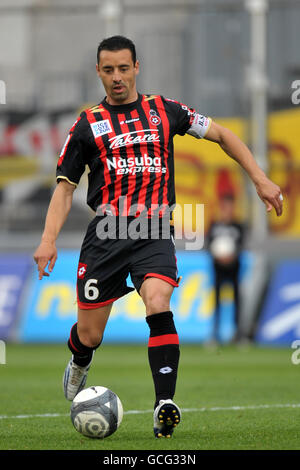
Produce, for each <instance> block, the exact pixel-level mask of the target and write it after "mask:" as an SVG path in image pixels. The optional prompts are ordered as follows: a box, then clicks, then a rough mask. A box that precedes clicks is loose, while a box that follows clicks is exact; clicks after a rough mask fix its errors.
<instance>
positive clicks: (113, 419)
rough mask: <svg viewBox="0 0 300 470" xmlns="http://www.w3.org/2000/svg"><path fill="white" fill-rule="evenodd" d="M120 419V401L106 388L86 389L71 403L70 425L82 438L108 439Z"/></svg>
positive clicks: (121, 410)
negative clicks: (71, 424)
mask: <svg viewBox="0 0 300 470" xmlns="http://www.w3.org/2000/svg"><path fill="white" fill-rule="evenodd" d="M122 419H123V406H122V403H121V400H120V399H119V397H118V396H117V395H116V394H115V393H114V392H112V391H111V390H109V389H108V388H105V387H100V386H96V387H89V388H86V389H84V390H82V391H81V392H80V393H78V394H77V395H76V397H75V398H74V400H73V402H72V406H71V420H72V423H73V425H74V427H75V429H76V430H77V431H78V432H80V433H81V434H83V435H84V436H87V437H92V438H98V439H103V438H104V437H108V436H110V435H111V434H113V433H114V432H115V431H116V430H117V429H118V427H119V426H120V424H121V422H122Z"/></svg>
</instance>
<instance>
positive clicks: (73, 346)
mask: <svg viewBox="0 0 300 470" xmlns="http://www.w3.org/2000/svg"><path fill="white" fill-rule="evenodd" d="M76 323H77V322H75V323H74V325H76ZM74 325H73V326H74ZM73 326H72V328H71V331H72V329H73ZM71 331H70V343H71V346H72V348H73V349H75V351H77V352H80V351H79V350H78V349H77V348H75V346H74V344H73V341H72V338H71Z"/></svg>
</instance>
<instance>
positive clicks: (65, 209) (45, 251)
mask: <svg viewBox="0 0 300 470" xmlns="http://www.w3.org/2000/svg"><path fill="white" fill-rule="evenodd" d="M74 190H75V186H74V185H73V184H71V183H69V182H68V181H65V180H62V181H60V183H59V184H58V185H57V186H56V188H55V190H54V193H53V195H52V198H51V200H50V204H49V208H48V212H47V216H46V221H45V228H44V232H43V235H42V239H41V243H40V245H39V247H38V248H37V250H36V252H35V253H34V256H33V258H34V261H35V262H36V263H37V268H38V272H39V279H42V278H43V276H49V273H48V272H46V271H45V270H46V268H47V266H48V263H49V267H48V270H49V271H50V272H51V271H52V270H53V268H54V265H55V262H56V259H57V249H56V239H57V237H58V234H59V232H60V230H61V228H62V226H63V225H64V223H65V221H66V219H67V217H68V214H69V212H70V209H71V206H72V200H73V193H74Z"/></svg>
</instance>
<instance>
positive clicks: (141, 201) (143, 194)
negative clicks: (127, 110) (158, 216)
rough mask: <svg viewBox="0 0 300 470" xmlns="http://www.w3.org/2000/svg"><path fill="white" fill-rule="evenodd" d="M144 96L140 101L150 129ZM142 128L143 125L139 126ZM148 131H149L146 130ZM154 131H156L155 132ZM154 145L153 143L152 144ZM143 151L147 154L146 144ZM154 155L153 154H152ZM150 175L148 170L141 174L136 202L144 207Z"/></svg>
mask: <svg viewBox="0 0 300 470" xmlns="http://www.w3.org/2000/svg"><path fill="white" fill-rule="evenodd" d="M144 98H145V97H144V96H143V99H142V103H141V106H142V108H143V110H144V112H145V115H146V119H147V121H148V129H151V127H155V126H153V125H151V124H150V122H149V119H148V117H149V112H150V105H149V103H148V101H145V99H144ZM141 127H142V128H143V126H141ZM148 132H149V131H148ZM155 133H156V132H155ZM151 134H152V132H151ZM154 145H155V144H154ZM144 153H147V154H148V147H147V145H146V146H145V151H144V150H143V151H142V149H141V154H142V155H144ZM153 156H154V155H153ZM150 175H151V173H150V172H149V171H148V172H145V173H144V174H143V184H142V187H141V189H140V193H139V200H138V204H141V206H143V207H145V206H146V196H147V189H148V185H149V182H150Z"/></svg>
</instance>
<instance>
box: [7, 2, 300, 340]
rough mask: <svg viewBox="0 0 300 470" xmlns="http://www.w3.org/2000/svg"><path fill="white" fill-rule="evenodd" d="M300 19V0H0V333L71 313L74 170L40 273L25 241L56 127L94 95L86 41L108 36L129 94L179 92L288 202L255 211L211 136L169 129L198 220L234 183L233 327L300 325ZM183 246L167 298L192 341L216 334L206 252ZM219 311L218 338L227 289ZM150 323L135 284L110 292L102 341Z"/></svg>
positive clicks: (49, 166)
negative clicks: (128, 73)
mask: <svg viewBox="0 0 300 470" xmlns="http://www.w3.org/2000/svg"><path fill="white" fill-rule="evenodd" d="M299 25H300V1H299V0H269V1H263V0H253V1H251V0H249V1H243V0H152V1H151V2H149V1H148V0H109V1H105V0H85V1H84V2H83V1H82V0H51V1H50V0H0V80H1V90H2V91H3V93H2V95H1V99H0V103H1V104H0V240H1V250H0V339H2V340H4V341H20V342H43V341H45V342H47V341H51V342H60V341H65V339H66V336H67V335H68V332H69V328H70V326H71V325H72V324H73V323H74V321H75V318H76V304H75V298H76V297H75V274H76V265H77V262H78V253H79V248H80V244H81V241H82V237H83V235H84V233H85V229H86V226H87V223H88V221H89V220H90V219H91V218H92V216H93V215H92V214H91V212H90V211H89V210H88V208H87V207H86V204H85V199H86V182H87V178H86V175H85V176H84V177H83V178H82V181H81V184H80V186H79V188H78V189H77V190H76V191H75V196H74V204H73V208H72V211H71V214H70V216H69V219H68V221H67V223H66V224H65V226H64V228H63V230H62V232H61V235H60V236H59V240H58V244H57V245H58V248H59V259H58V261H57V265H56V268H55V270H54V272H53V273H52V275H51V277H50V278H49V279H44V280H43V281H40V282H38V280H37V273H36V268H35V266H34V264H33V260H32V254H33V252H34V250H35V248H36V247H37V245H38V243H39V240H40V236H41V233H42V230H43V224H44V219H45V215H46V210H47V206H48V203H49V199H50V196H51V193H52V191H53V188H54V187H55V184H56V183H55V167H56V161H57V158H58V155H59V153H60V150H61V147H62V145H63V143H64V141H65V138H66V135H67V132H68V130H69V128H70V126H71V125H72V123H73V122H74V120H75V119H76V117H77V115H78V113H79V112H80V110H81V109H83V108H85V107H88V106H90V105H92V104H96V103H98V102H99V101H100V100H101V99H102V97H103V96H104V91H103V89H102V86H101V84H100V82H99V80H98V78H97V76H96V73H95V63H96V49H97V46H98V43H99V42H100V40H101V39H102V38H103V37H106V36H110V35H113V34H124V35H126V36H128V37H130V38H131V39H132V40H133V41H134V42H135V43H136V45H137V52H138V58H139V60H140V62H141V73H140V75H139V77H138V88H139V90H140V91H141V92H144V93H159V94H162V95H164V96H166V97H169V98H174V99H177V100H180V101H181V102H183V103H185V104H187V105H189V106H193V107H195V108H196V109H198V110H199V112H201V113H202V114H205V115H209V116H211V117H212V118H213V119H215V120H216V121H218V122H220V123H222V124H224V125H225V126H227V127H229V128H230V129H232V130H233V131H234V132H235V133H237V134H238V135H239V136H240V137H241V138H242V139H243V140H244V141H245V142H246V143H247V144H248V145H249V146H250V148H251V149H252V150H253V152H254V154H255V157H256V158H257V160H258V162H259V163H260V165H261V166H262V167H263V168H264V169H265V170H266V171H267V173H268V174H269V175H270V177H271V178H272V179H273V180H274V181H275V182H276V183H277V184H279V185H280V186H281V188H282V192H283V195H284V214H283V216H282V217H280V218H277V217H276V216H275V215H274V213H272V214H271V215H268V216H266V214H265V208H264V206H263V204H262V203H261V201H260V200H259V199H258V198H257V196H256V193H255V191H254V190H253V186H252V184H250V182H249V180H248V178H247V177H245V175H244V173H243V172H242V171H241V170H240V168H239V167H238V166H237V165H236V164H235V163H234V162H232V161H231V160H230V159H229V158H227V157H226V155H224V154H223V153H222V152H221V151H220V150H219V149H218V148H217V147H216V146H215V145H214V144H211V143H208V142H200V143H199V142H198V141H196V140H195V139H192V138H191V137H188V136H186V137H184V138H182V137H178V138H176V141H175V148H176V150H175V157H176V170H177V172H176V185H177V202H178V203H179V204H199V203H201V204H204V205H205V222H204V229H205V230H207V227H208V226H209V223H210V221H211V219H212V217H213V215H214V214H215V212H216V207H217V202H218V197H219V195H220V192H222V191H223V190H224V188H230V189H231V190H232V191H233V192H234V194H235V195H236V207H235V210H236V215H237V217H238V218H239V220H241V221H244V222H247V224H248V227H249V233H248V236H247V243H246V246H245V251H244V253H243V270H242V278H241V285H242V297H243V300H242V315H243V316H242V318H243V328H244V332H245V334H246V335H247V336H248V337H250V338H251V339H252V340H253V341H255V342H257V343H260V344H274V345H275V344H276V345H278V344H281V345H285V346H290V345H291V343H292V341H293V340H294V339H297V338H299V337H300V294H299V292H300V150H299V149H300V132H299V128H300V108H299V106H297V104H293V101H292V94H293V92H295V90H294V89H293V88H292V86H293V84H294V83H295V81H297V80H300V60H299V59H300V57H299V40H298V37H299ZM4 91H5V93H4ZM186 224H187V226H186V227H185V233H187V232H188V231H192V230H193V223H192V222H191V224H190V226H188V222H186ZM183 248H184V240H177V249H178V263H179V268H180V274H181V275H182V276H183V280H182V284H181V286H180V288H179V289H177V290H176V292H175V293H174V297H173V307H172V308H173V310H174V312H175V313H176V317H177V324H178V331H179V333H180V336H181V339H182V341H186V342H195V343H199V344H201V343H202V342H204V341H206V340H208V339H209V338H210V335H211V331H212V318H213V314H214V302H213V298H214V290H213V276H212V268H211V259H210V256H209V254H208V253H207V251H206V250H205V249H203V250H199V251H197V252H193V251H184V250H183ZM222 315H223V317H222V318H223V322H222V326H221V328H222V336H223V339H224V341H228V340H230V338H231V336H232V333H233V322H232V292H231V289H230V287H229V286H228V287H226V288H225V289H224V292H223V295H222ZM146 335H147V331H146V325H145V321H144V310H143V306H142V305H141V302H140V299H139V298H138V296H137V295H136V294H130V295H129V296H127V297H126V298H125V299H121V300H120V301H118V302H117V303H116V305H115V309H114V312H113V314H112V318H111V322H110V325H109V326H108V330H107V335H106V340H107V341H113V342H124V341H132V342H141V341H143V342H144V341H145V338H146Z"/></svg>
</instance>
